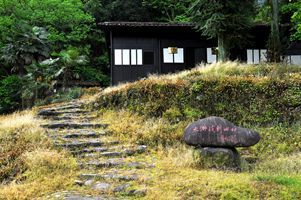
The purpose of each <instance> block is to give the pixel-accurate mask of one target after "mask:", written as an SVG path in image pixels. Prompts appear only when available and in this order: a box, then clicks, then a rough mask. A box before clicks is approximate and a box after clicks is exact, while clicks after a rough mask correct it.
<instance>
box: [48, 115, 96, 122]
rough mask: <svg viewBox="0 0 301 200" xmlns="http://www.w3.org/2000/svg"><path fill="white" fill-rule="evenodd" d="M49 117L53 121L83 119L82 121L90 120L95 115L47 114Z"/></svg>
mask: <svg viewBox="0 0 301 200" xmlns="http://www.w3.org/2000/svg"><path fill="white" fill-rule="evenodd" d="M49 117H51V120H54V121H62V120H66V121H67V120H68V121H70V120H83V121H91V120H93V119H95V118H96V116H78V115H60V116H48V118H49Z"/></svg>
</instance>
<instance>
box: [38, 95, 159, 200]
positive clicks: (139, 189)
mask: <svg viewBox="0 0 301 200" xmlns="http://www.w3.org/2000/svg"><path fill="white" fill-rule="evenodd" d="M38 116H39V117H41V118H44V119H47V120H48V122H49V123H48V124H43V125H42V127H43V128H45V129H47V134H48V136H49V137H50V138H51V139H52V140H53V141H54V144H55V146H56V147H57V148H61V149H65V150H67V151H69V152H70V153H71V154H72V155H73V156H74V157H76V159H77V163H78V166H79V168H80V172H81V174H80V175H79V177H78V180H76V181H75V183H74V184H75V185H76V186H77V187H79V191H85V190H87V191H91V190H92V191H95V194H97V195H96V196H95V195H87V194H83V192H81V193H78V192H75V191H64V192H61V191H58V192H57V193H55V194H53V195H51V196H50V197H49V199H67V200H76V199H84V200H96V199H128V198H135V199H137V198H140V197H143V196H144V195H145V194H146V192H147V191H146V189H145V186H143V185H139V182H141V181H139V180H141V179H143V178H144V175H143V171H142V170H144V169H148V168H149V169H150V168H152V167H153V165H154V164H153V163H147V162H144V161H136V160H135V158H136V156H137V155H139V154H143V153H145V152H146V151H147V147H146V146H144V145H140V146H139V145H125V144H121V143H120V142H119V141H117V140H114V138H113V137H112V136H111V133H110V132H109V131H107V130H106V128H107V126H108V124H104V123H92V122H91V121H93V119H94V118H95V117H96V116H95V115H94V114H93V113H92V112H91V111H88V110H86V109H84V103H83V102H81V101H73V102H70V103H66V104H64V105H60V106H54V107H51V108H47V109H41V110H40V111H39V112H38ZM87 193H89V192H87ZM93 194H94V193H93ZM120 196H122V197H120Z"/></svg>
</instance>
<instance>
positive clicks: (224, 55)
mask: <svg viewBox="0 0 301 200" xmlns="http://www.w3.org/2000/svg"><path fill="white" fill-rule="evenodd" d="M217 60H218V61H219V62H225V61H227V60H229V48H228V45H227V41H226V37H225V35H223V34H221V35H219V36H218V56H217Z"/></svg>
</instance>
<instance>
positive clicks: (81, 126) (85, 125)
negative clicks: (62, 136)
mask: <svg viewBox="0 0 301 200" xmlns="http://www.w3.org/2000/svg"><path fill="white" fill-rule="evenodd" d="M107 126H108V124H92V123H72V122H62V123H51V124H44V125H42V127H43V128H48V129H59V128H61V129H63V128H71V129H84V128H106V127H107Z"/></svg>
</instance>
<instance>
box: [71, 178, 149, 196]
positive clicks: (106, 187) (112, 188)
mask: <svg viewBox="0 0 301 200" xmlns="http://www.w3.org/2000/svg"><path fill="white" fill-rule="evenodd" d="M75 183H76V184H77V185H80V186H88V187H91V188H92V189H93V190H96V191H98V192H101V193H103V194H104V193H112V192H113V193H119V192H122V193H123V194H124V195H127V196H136V197H138V196H139V197H142V196H145V195H146V192H147V190H146V189H131V190H128V188H130V187H131V184H129V183H122V184H118V185H116V184H112V183H108V182H100V181H98V182H94V181H91V180H89V181H79V180H76V181H75Z"/></svg>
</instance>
